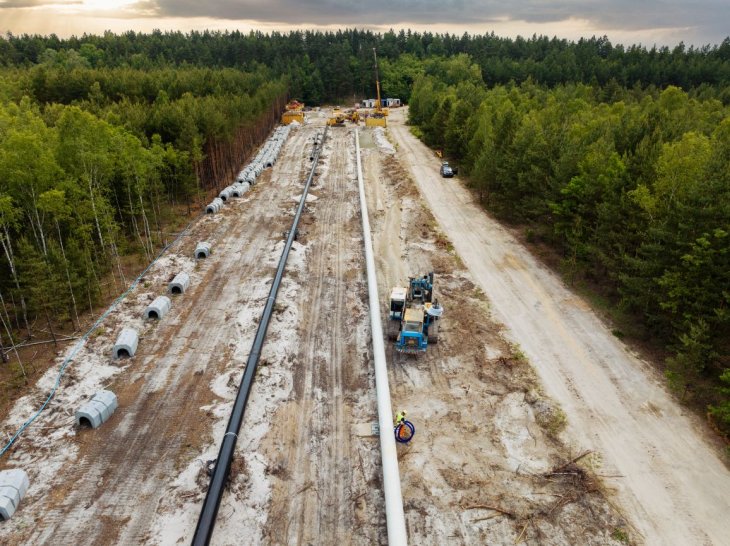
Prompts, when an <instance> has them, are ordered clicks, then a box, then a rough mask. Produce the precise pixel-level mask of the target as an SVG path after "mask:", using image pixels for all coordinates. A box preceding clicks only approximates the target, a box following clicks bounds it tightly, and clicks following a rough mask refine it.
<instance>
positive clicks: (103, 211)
mask: <svg viewBox="0 0 730 546" xmlns="http://www.w3.org/2000/svg"><path fill="white" fill-rule="evenodd" d="M56 60H57V59H56ZM285 98H286V83H285V81H284V80H282V79H280V78H275V77H273V76H272V75H271V72H270V71H269V70H268V69H266V68H265V67H259V69H258V70H255V71H251V72H243V71H239V70H234V69H204V68H200V67H178V68H152V69H149V70H146V69H134V68H130V67H121V68H107V67H101V68H91V67H88V66H65V65H63V64H58V63H56V62H55V60H53V59H52V60H50V61H48V62H44V63H43V64H40V65H34V66H28V67H23V68H21V67H10V68H5V69H3V70H1V71H0V296H1V298H0V317H1V318H2V321H0V322H1V323H2V324H0V342H1V343H2V344H4V345H5V346H6V347H7V346H9V345H11V343H12V342H18V341H19V340H23V339H27V338H29V337H34V336H36V337H37V336H39V335H40V336H42V337H46V336H47V335H48V333H50V335H52V336H54V338H55V335H56V334H55V331H56V330H58V328H59V326H61V327H63V326H64V325H66V326H68V327H72V329H77V328H79V325H80V323H81V322H82V315H83V314H84V313H86V312H88V311H91V312H93V311H94V309H95V308H96V307H98V306H99V305H100V304H103V303H104V302H105V301H107V300H108V299H109V298H110V297H112V296H116V295H117V294H119V293H120V292H121V291H122V289H123V288H124V287H125V286H127V285H128V283H129V281H130V280H131V279H130V275H135V274H136V271H137V270H138V267H139V265H140V264H143V263H147V262H149V261H150V260H151V259H152V258H153V257H154V256H155V255H156V254H157V253H158V252H159V250H160V248H161V247H162V246H164V245H165V244H166V243H167V242H169V241H170V240H171V238H170V234H169V232H170V230H171V229H172V230H173V231H174V229H176V228H177V226H180V225H181V223H182V221H181V219H183V218H184V216H185V213H186V212H187V213H190V212H191V205H192V204H193V203H195V202H197V199H198V197H203V196H204V195H203V194H204V193H205V192H206V190H208V189H211V188H220V187H221V186H222V185H225V184H228V183H230V181H231V178H232V177H233V176H234V174H235V172H237V169H238V168H240V166H241V165H242V164H243V163H244V161H245V159H246V154H251V152H252V151H253V149H254V148H255V146H256V145H257V144H258V143H260V142H261V141H262V140H263V139H264V138H265V136H266V134H267V133H268V131H269V130H270V128H271V127H272V126H273V124H275V123H276V122H277V120H278V117H279V115H280V112H281V109H282V108H283V103H284V101H285ZM195 210H196V212H197V208H196V209H195ZM66 329H67V330H68V328H66ZM39 330H45V331H46V332H47V333H46V334H39Z"/></svg>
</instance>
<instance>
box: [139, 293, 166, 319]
mask: <svg viewBox="0 0 730 546" xmlns="http://www.w3.org/2000/svg"><path fill="white" fill-rule="evenodd" d="M170 307H172V302H171V301H170V298H168V297H167V296H157V297H156V298H155V300H154V301H153V302H152V303H151V304H150V305H149V306H148V307H147V309H145V310H144V318H146V319H161V318H162V317H164V316H165V315H166V314H167V312H168V311H169V310H170Z"/></svg>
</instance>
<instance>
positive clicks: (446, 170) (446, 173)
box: [441, 161, 454, 178]
mask: <svg viewBox="0 0 730 546" xmlns="http://www.w3.org/2000/svg"><path fill="white" fill-rule="evenodd" d="M441 176H442V177H443V178H452V177H453V176H454V169H452V168H451V166H450V165H449V162H448V161H444V162H443V163H441Z"/></svg>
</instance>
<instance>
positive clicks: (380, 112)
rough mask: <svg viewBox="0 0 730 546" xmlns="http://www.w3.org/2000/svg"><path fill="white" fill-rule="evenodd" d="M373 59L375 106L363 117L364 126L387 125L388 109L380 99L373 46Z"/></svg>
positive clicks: (376, 58) (376, 59)
mask: <svg viewBox="0 0 730 546" xmlns="http://www.w3.org/2000/svg"><path fill="white" fill-rule="evenodd" d="M373 59H375V91H376V93H377V98H376V101H377V102H376V103H375V108H373V113H372V114H370V115H369V116H368V117H367V118H366V119H365V127H385V126H386V125H387V121H386V119H385V118H386V116H387V115H388V109H387V108H383V103H382V102H381V100H380V78H379V76H378V56H377V54H376V53H375V48H373Z"/></svg>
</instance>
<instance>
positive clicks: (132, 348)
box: [113, 328, 139, 359]
mask: <svg viewBox="0 0 730 546" xmlns="http://www.w3.org/2000/svg"><path fill="white" fill-rule="evenodd" d="M138 343H139V334H138V333H137V330H135V329H134V328H123V329H122V332H121V333H120V334H119V337H118V338H117V342H116V343H115V344H114V350H113V354H114V358H115V359H117V358H126V357H133V356H134V353H136V352H137V344H138Z"/></svg>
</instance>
